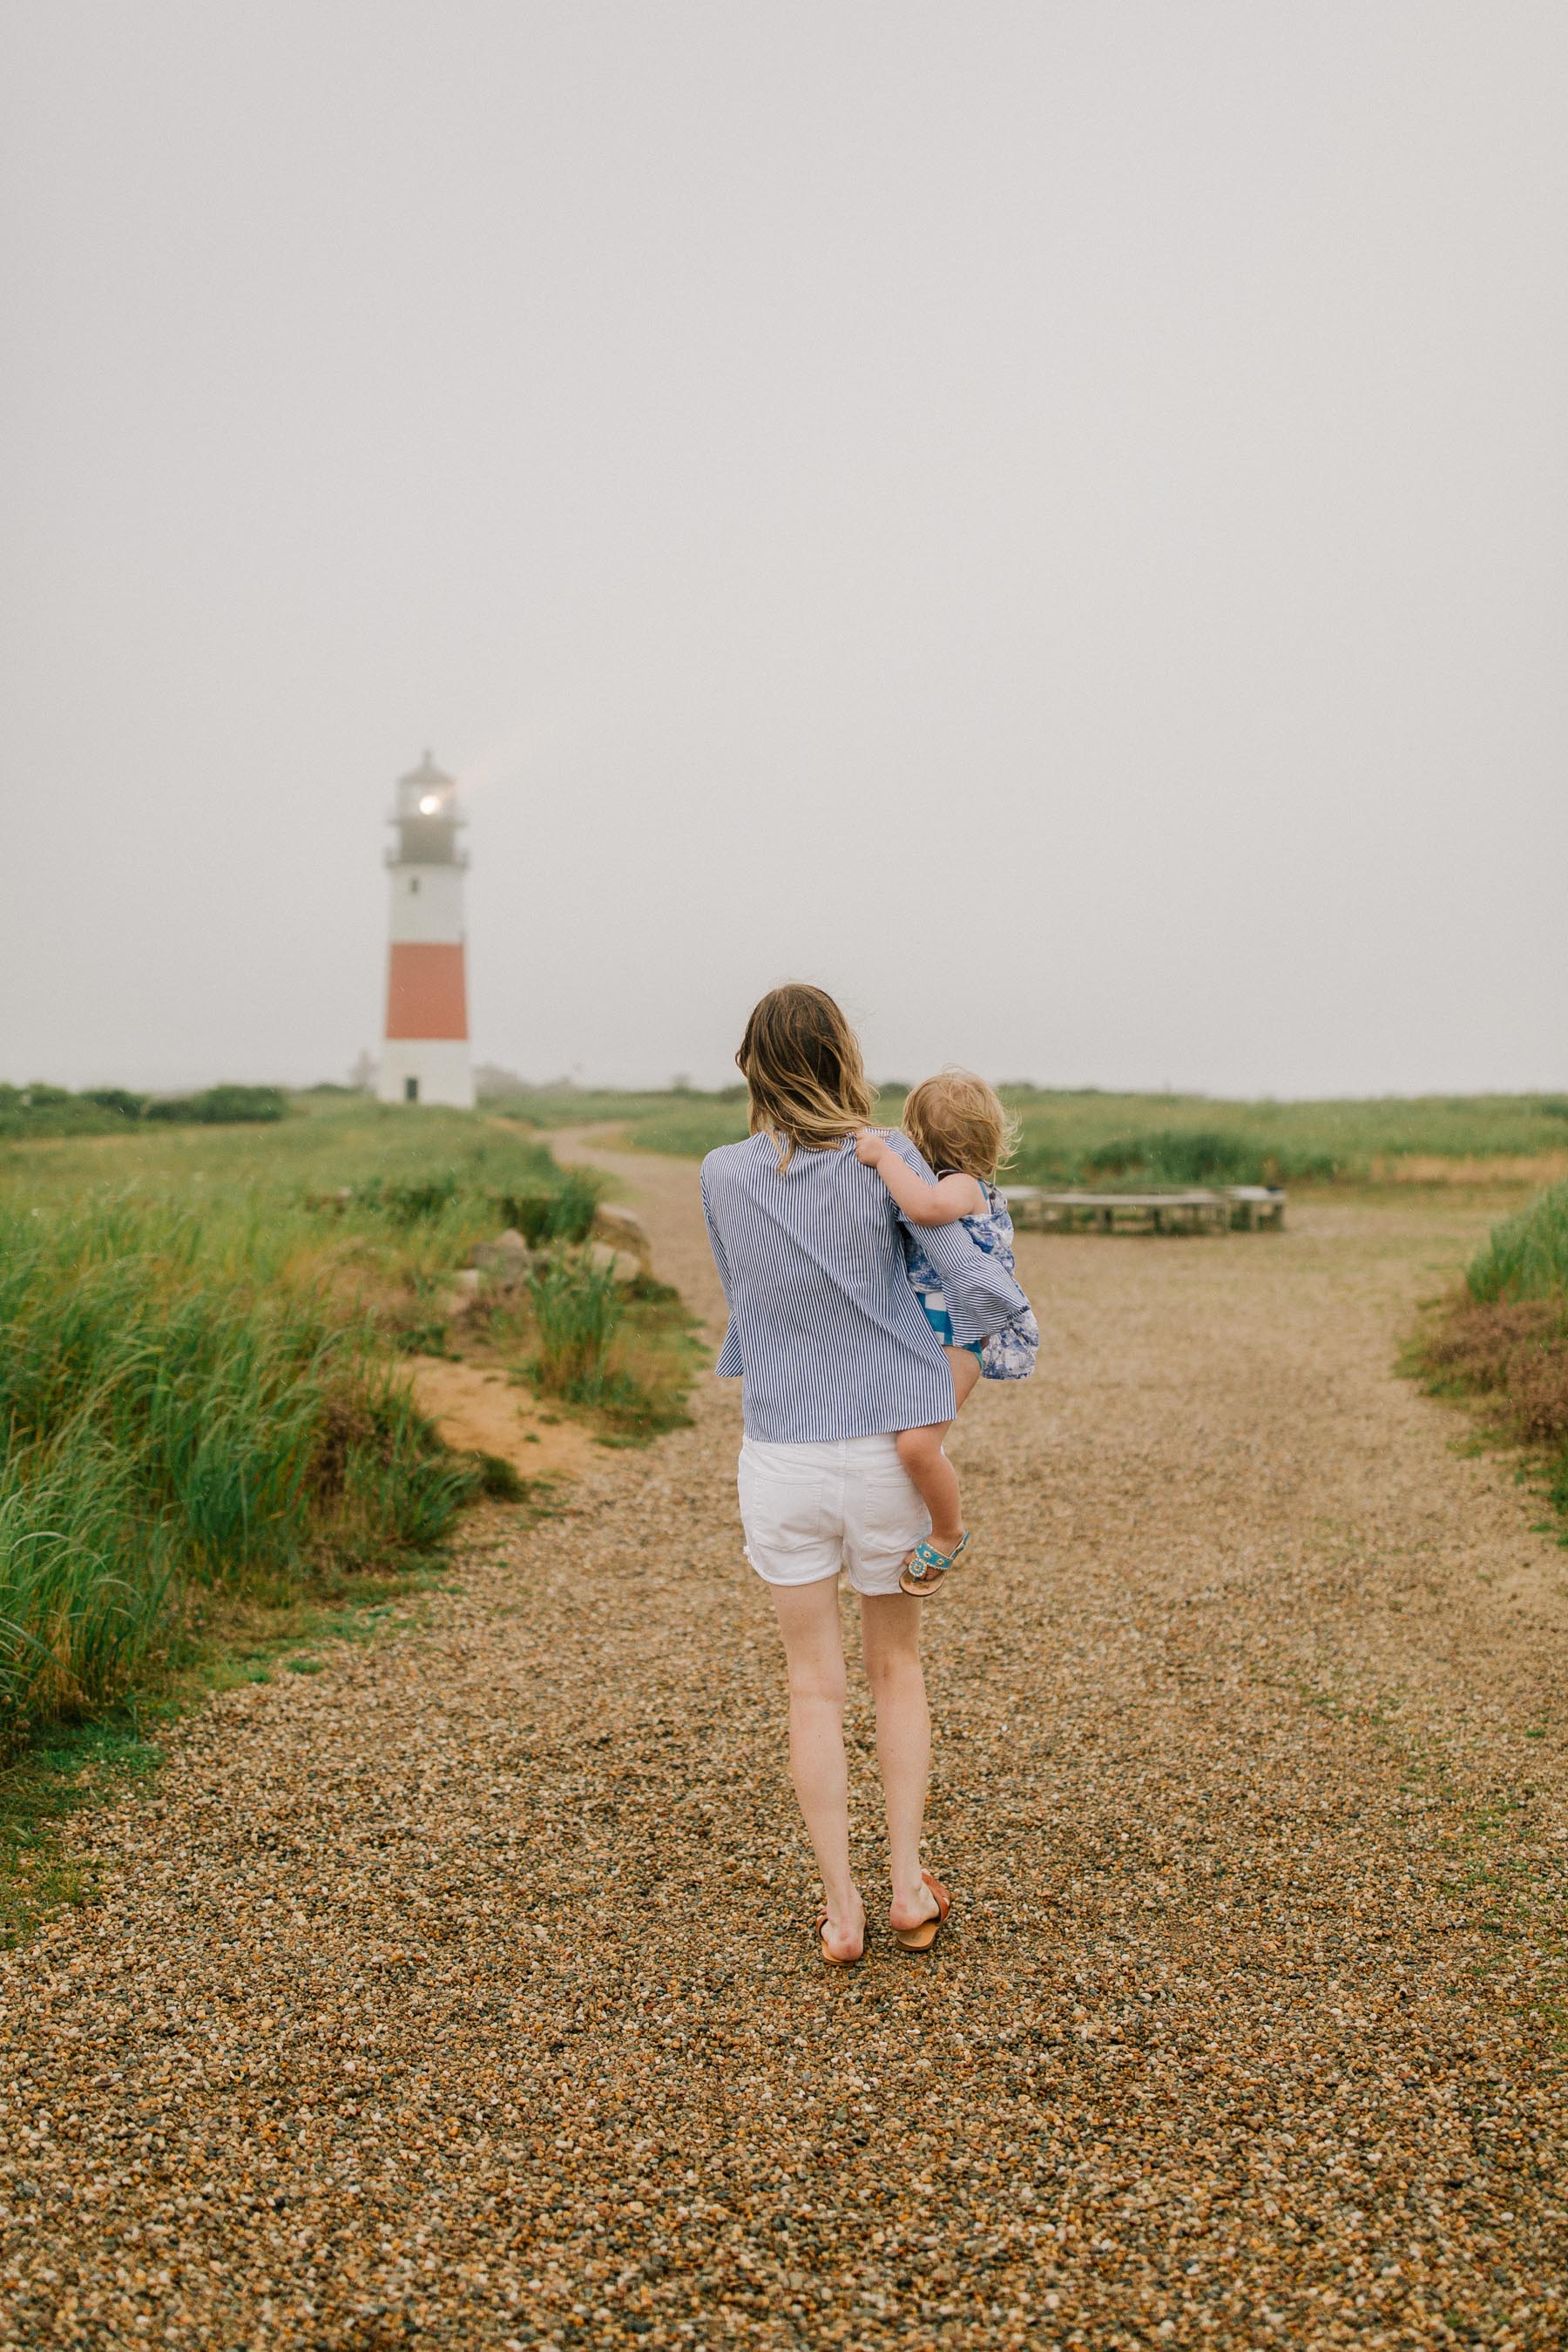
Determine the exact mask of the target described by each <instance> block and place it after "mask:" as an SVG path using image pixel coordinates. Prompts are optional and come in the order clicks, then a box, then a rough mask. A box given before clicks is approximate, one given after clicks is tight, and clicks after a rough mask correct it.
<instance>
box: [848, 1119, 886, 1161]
mask: <svg viewBox="0 0 1568 2352" xmlns="http://www.w3.org/2000/svg"><path fill="white" fill-rule="evenodd" d="M887 1149H888V1139H887V1137H886V1136H885V1135H879V1134H878V1132H877V1130H876V1129H875V1128H874V1127H863V1128H862V1129H860V1132H859V1134H858V1136H857V1137H856V1138H855V1157H856V1159H857V1160H858V1161H859V1162H860V1165H861V1167H862V1168H875V1167H876V1166H877V1165H878V1163H879V1160H881V1158H882V1155H883V1154H884V1152H885V1151H886V1150H887Z"/></svg>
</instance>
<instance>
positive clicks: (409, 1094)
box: [403, 1078, 419, 1102]
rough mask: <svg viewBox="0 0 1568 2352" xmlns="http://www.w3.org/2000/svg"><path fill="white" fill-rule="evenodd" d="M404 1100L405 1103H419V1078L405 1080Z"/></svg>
mask: <svg viewBox="0 0 1568 2352" xmlns="http://www.w3.org/2000/svg"><path fill="white" fill-rule="evenodd" d="M403 1099H404V1101H405V1102H417V1101H418V1099H419V1081H418V1079H417V1078H405V1079H404V1081H403Z"/></svg>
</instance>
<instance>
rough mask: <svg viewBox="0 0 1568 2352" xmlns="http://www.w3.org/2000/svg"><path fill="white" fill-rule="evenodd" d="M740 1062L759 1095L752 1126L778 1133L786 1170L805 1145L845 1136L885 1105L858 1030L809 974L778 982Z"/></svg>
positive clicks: (820, 1145)
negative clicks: (862, 1050)
mask: <svg viewBox="0 0 1568 2352" xmlns="http://www.w3.org/2000/svg"><path fill="white" fill-rule="evenodd" d="M735 1063H736V1066H737V1068H738V1069H739V1070H740V1072H741V1075H742V1077H743V1078H744V1079H745V1081H746V1086H747V1089H748V1091H749V1092H750V1094H751V1097H752V1117H751V1129H752V1134H753V1135H771V1136H772V1137H773V1139H774V1141H775V1142H776V1143H777V1145H778V1147H779V1171H780V1173H781V1174H782V1173H783V1171H784V1170H785V1169H786V1168H787V1167H788V1166H789V1163H790V1160H791V1159H792V1158H793V1157H794V1155H795V1151H796V1150H797V1149H798V1150H803V1151H823V1150H826V1149H827V1148H828V1147H829V1146H830V1145H831V1144H835V1143H842V1142H843V1140H844V1139H845V1137H846V1136H847V1135H853V1134H854V1133H855V1131H856V1129H858V1128H862V1127H866V1126H868V1124H869V1122H870V1118H871V1113H872V1112H873V1111H874V1110H875V1108H876V1107H877V1090H876V1088H875V1087H873V1086H870V1085H868V1083H867V1078H866V1069H865V1065H864V1064H863V1063H862V1061H861V1059H860V1044H859V1040H858V1037H857V1036H856V1034H855V1032H854V1030H853V1029H851V1027H850V1026H849V1024H848V1022H847V1021H846V1019H845V1018H844V1015H843V1013H841V1012H840V1011H839V1009H838V1007H837V1004H835V1003H834V1002H833V999H832V997H831V996H829V995H828V994H827V993H826V990H824V989H820V988H812V987H810V986H808V985H807V983H806V982H805V981H798V980H792V981H787V982H785V984H784V987H783V988H770V989H769V991H768V992H767V994H766V995H765V996H764V997H763V999H762V1001H761V1003H758V1004H756V1005H754V1006H753V1007H752V1017H751V1019H750V1020H749V1021H748V1022H747V1024H746V1034H745V1035H744V1036H743V1037H742V1040H741V1050H740V1052H739V1053H738V1054H737V1055H736V1056H735Z"/></svg>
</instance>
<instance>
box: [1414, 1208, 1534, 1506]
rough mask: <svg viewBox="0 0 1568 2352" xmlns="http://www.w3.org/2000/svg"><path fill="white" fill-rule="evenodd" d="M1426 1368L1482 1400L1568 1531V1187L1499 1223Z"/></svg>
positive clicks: (1451, 1306)
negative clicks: (1537, 1471)
mask: <svg viewBox="0 0 1568 2352" xmlns="http://www.w3.org/2000/svg"><path fill="white" fill-rule="evenodd" d="M1422 1362H1423V1365H1424V1368H1425V1369H1426V1371H1427V1373H1428V1374H1429V1376H1430V1377H1431V1379H1432V1381H1433V1383H1434V1385H1435V1386H1436V1387H1437V1388H1439V1389H1442V1390H1447V1391H1450V1392H1452V1393H1456V1394H1460V1395H1466V1396H1470V1397H1474V1398H1476V1399H1478V1400H1479V1402H1480V1403H1481V1406H1482V1410H1483V1411H1484V1412H1485V1413H1486V1414H1487V1416H1488V1418H1489V1421H1490V1422H1491V1423H1492V1425H1493V1426H1494V1428H1495V1429H1496V1431H1497V1432H1498V1433H1499V1434H1500V1436H1502V1437H1503V1438H1505V1439H1507V1440H1509V1441H1510V1442H1512V1443H1514V1444H1518V1445H1521V1446H1522V1447H1523V1448H1525V1449H1526V1452H1527V1454H1529V1456H1530V1457H1531V1459H1532V1460H1533V1461H1534V1462H1535V1463H1537V1464H1538V1465H1540V1467H1541V1470H1542V1474H1543V1476H1544V1481H1545V1485H1546V1489H1547V1492H1548V1494H1549V1496H1550V1497H1551V1501H1552V1507H1553V1509H1554V1510H1555V1512H1556V1513H1557V1514H1558V1517H1559V1520H1560V1522H1561V1524H1562V1526H1563V1528H1564V1529H1565V1530H1568V1183H1564V1184H1558V1185H1554V1186H1553V1187H1552V1190H1551V1191H1549V1192H1543V1193H1542V1195H1541V1197H1540V1199H1539V1200H1537V1201H1534V1202H1531V1204H1530V1206H1529V1207H1528V1208H1526V1209H1522V1210H1521V1211H1520V1213H1518V1215H1516V1216H1512V1217H1509V1218H1507V1219H1506V1220H1505V1221H1504V1222H1503V1223H1501V1224H1500V1225H1499V1226H1497V1227H1496V1229H1495V1230H1494V1232H1493V1233H1492V1235H1491V1238H1490V1239H1489V1242H1488V1243H1487V1245H1486V1247H1485V1248H1484V1249H1483V1250H1480V1251H1479V1252H1478V1254H1477V1255H1476V1256H1475V1258H1474V1259H1473V1260H1472V1261H1471V1263H1470V1265H1469V1266H1468V1269H1467V1271H1466V1276H1465V1284H1464V1288H1463V1290H1462V1291H1461V1293H1460V1294H1459V1296H1458V1297H1457V1298H1455V1299H1453V1300H1451V1301H1449V1302H1448V1304H1447V1307H1445V1309H1444V1311H1443V1313H1442V1315H1441V1317H1440V1318H1439V1320H1438V1322H1437V1325H1436V1328H1435V1329H1434V1330H1433V1331H1432V1333H1431V1334H1429V1336H1428V1337H1427V1339H1426V1342H1425V1345H1424V1347H1423V1349H1422ZM1564 1539H1565V1540H1568V1534H1565V1538H1564Z"/></svg>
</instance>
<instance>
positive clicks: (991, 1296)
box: [702, 1135, 1028, 1444]
mask: <svg viewBox="0 0 1568 2352" xmlns="http://www.w3.org/2000/svg"><path fill="white" fill-rule="evenodd" d="M890 1140H891V1142H892V1146H893V1149H894V1150H895V1151H897V1152H898V1153H899V1154H900V1157H901V1158H902V1159H904V1160H908V1162H909V1164H910V1167H911V1168H913V1169H914V1170H915V1171H917V1172H918V1173H919V1174H920V1175H921V1176H923V1177H924V1178H925V1180H926V1181H927V1182H928V1183H934V1182H935V1181H936V1179H935V1178H934V1177H933V1176H932V1174H931V1170H930V1169H929V1168H928V1167H927V1166H926V1164H925V1161H924V1160H922V1159H921V1156H920V1153H919V1152H918V1151H917V1150H915V1148H914V1145H913V1144H912V1143H910V1142H909V1141H908V1140H907V1139H906V1138H904V1137H903V1136H901V1135H895V1136H893V1137H892V1138H891V1139H890ZM702 1208H703V1213H704V1214H705V1215H706V1217H707V1219H708V1233H709V1238H710V1240H711V1242H712V1244H713V1256H714V1259H715V1261H716V1263H717V1265H718V1268H719V1279H720V1280H721V1283H722V1284H723V1286H724V1296H725V1298H726V1299H727V1300H728V1302H729V1307H730V1323H729V1328H728V1329H727V1330H726V1332H725V1334H724V1345H723V1347H722V1348H721V1349H720V1352H719V1362H718V1365H717V1367H716V1370H717V1371H718V1374H719V1377H720V1378H721V1380H733V1379H736V1378H739V1379H740V1380H741V1381H742V1382H743V1387H742V1401H743V1405H744V1411H745V1420H746V1434H747V1436H748V1437H754V1438H756V1439H757V1440H759V1442H761V1443H763V1444H780V1443H782V1444H821V1443H826V1442H827V1441H830V1440H832V1439H834V1438H837V1437H874V1436H878V1435H880V1434H884V1433H889V1432H893V1431H897V1430H900V1429H923V1428H925V1427H926V1426H927V1425H928V1424H929V1423H931V1422H933V1421H951V1420H952V1412H953V1403H952V1374H951V1373H950V1372H949V1370H948V1369H947V1360H946V1358H945V1357H944V1356H943V1354H942V1346H941V1342H940V1341H939V1340H938V1339H937V1337H936V1334H935V1333H934V1332H933V1331H932V1329H931V1325H930V1323H929V1322H928V1321H927V1319H926V1316H925V1312H924V1309H923V1308H922V1307H921V1303H920V1301H919V1299H918V1298H917V1297H915V1294H914V1292H913V1291H912V1290H911V1289H910V1278H909V1273H908V1270H907V1267H906V1265H905V1261H904V1247H903V1241H902V1238H901V1235H900V1222H901V1221H900V1215H899V1212H898V1209H897V1207H896V1206H895V1204H894V1202H893V1197H892V1195H891V1193H890V1192H889V1191H888V1188H887V1186H886V1185H885V1184H884V1183H883V1181H882V1180H881V1178H880V1177H879V1175H878V1174H877V1171H876V1170H875V1169H874V1168H863V1167H862V1166H861V1164H860V1162H859V1161H858V1160H857V1159H856V1157H855V1146H854V1144H853V1143H852V1142H846V1143H841V1144H838V1145H836V1146H835V1147H834V1148H833V1149H832V1150H827V1151H797V1152H796V1153H795V1157H794V1159H793V1160H791V1161H790V1164H789V1166H788V1167H787V1168H786V1169H784V1171H783V1172H782V1174H781V1172H780V1170H779V1164H778V1150H777V1147H776V1146H775V1145H774V1143H773V1139H772V1138H771V1137H769V1136H766V1135H753V1136H750V1137H748V1138H747V1139H746V1141H745V1142H744V1143H727V1144H725V1145H724V1146H723V1148H722V1150H719V1151H710V1153H709V1154H708V1157H707V1159H706V1160H704V1161H703V1162H702ZM920 1234H921V1246H922V1248H923V1249H924V1251H925V1254H926V1255H927V1257H928V1258H929V1259H930V1260H931V1264H932V1265H934V1266H937V1267H939V1268H940V1269H941V1273H942V1284H943V1288H944V1291H945V1295H946V1298H947V1305H948V1312H949V1313H950V1314H951V1316H952V1329H953V1338H954V1339H955V1340H957V1341H958V1342H959V1344H960V1345H963V1344H964V1343H966V1342H968V1341H970V1340H973V1339H984V1337H985V1335H986V1334H987V1332H990V1331H995V1330H998V1329H999V1328H1001V1326H1002V1325H1003V1324H1004V1323H1005V1322H1006V1321H1007V1320H1008V1318H1009V1317H1011V1316H1014V1315H1016V1314H1017V1313H1018V1312H1019V1310H1020V1309H1021V1308H1023V1307H1027V1305H1028V1300H1027V1299H1026V1297H1025V1296H1024V1294H1023V1292H1022V1291H1021V1290H1020V1289H1019V1287H1018V1286H1017V1284H1016V1282H1015V1281H1014V1279H1013V1277H1012V1276H1011V1275H1010V1274H1008V1273H1007V1272H1006V1271H1005V1268H1004V1267H1003V1266H1002V1265H999V1264H998V1262H997V1260H996V1259H995V1258H994V1257H990V1256H987V1255H986V1254H985V1252H984V1250H981V1249H979V1248H977V1247H976V1246H975V1244H974V1243H973V1242H972V1241H971V1240H970V1238H969V1236H968V1234H966V1233H965V1232H964V1230H963V1226H962V1225H961V1224H951V1225H924V1226H921V1229H920Z"/></svg>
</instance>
